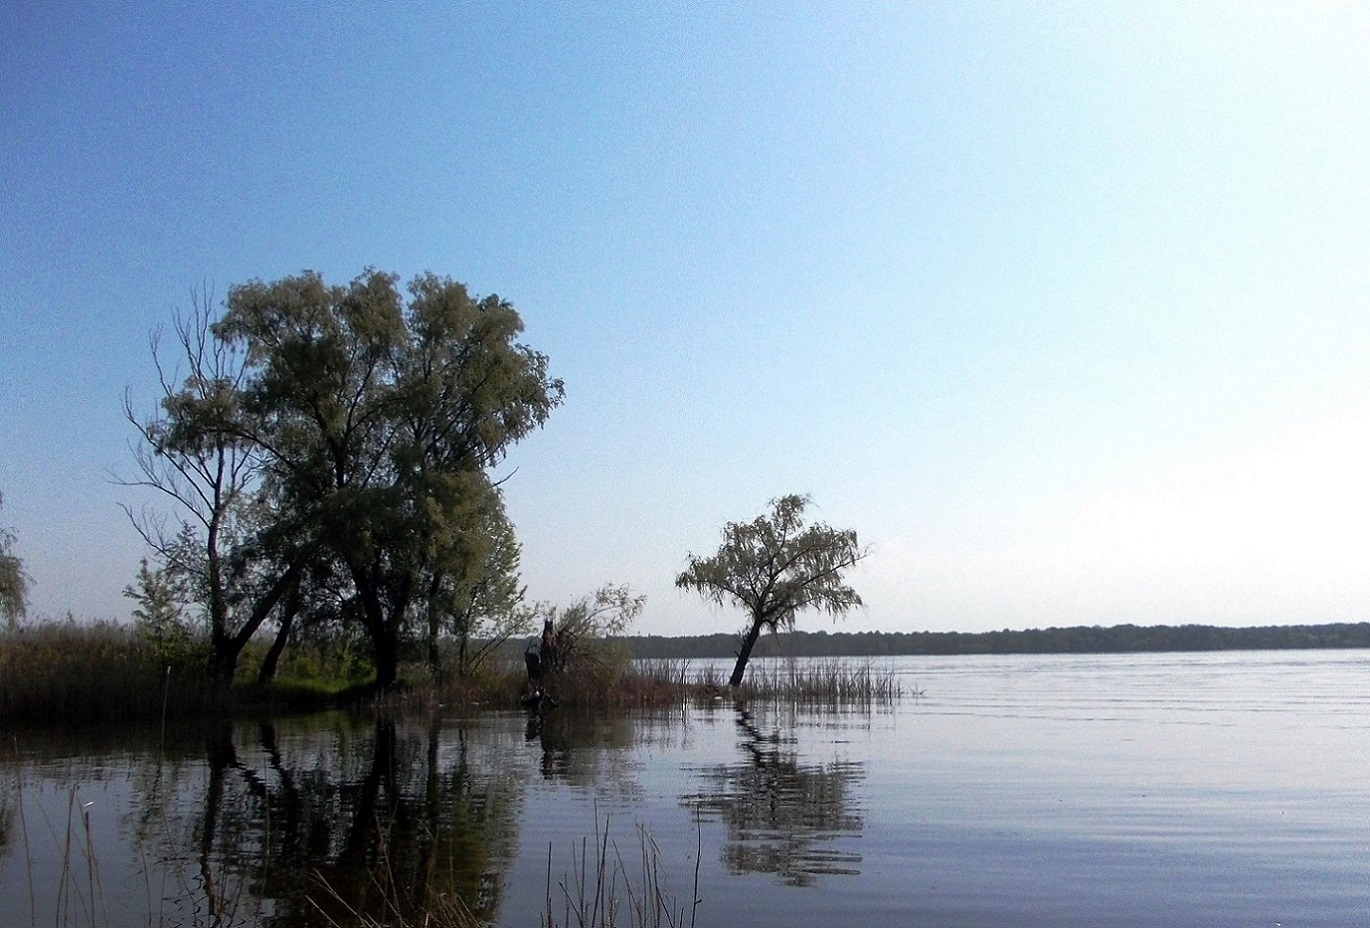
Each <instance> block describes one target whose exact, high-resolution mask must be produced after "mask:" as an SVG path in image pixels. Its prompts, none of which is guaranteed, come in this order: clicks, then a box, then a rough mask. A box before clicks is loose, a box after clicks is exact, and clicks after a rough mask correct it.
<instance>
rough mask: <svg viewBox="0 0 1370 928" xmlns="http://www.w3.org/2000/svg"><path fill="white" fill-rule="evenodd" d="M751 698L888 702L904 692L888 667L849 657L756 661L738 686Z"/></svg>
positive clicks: (831, 702)
mask: <svg viewBox="0 0 1370 928" xmlns="http://www.w3.org/2000/svg"><path fill="white" fill-rule="evenodd" d="M737 695H738V696H739V697H743V698H750V699H767V700H781V701H787V702H794V703H801V704H805V705H832V706H849V705H871V704H880V703H891V702H894V701H895V700H897V699H898V698H899V697H900V696H901V695H903V689H902V687H901V686H900V683H899V678H898V677H896V676H895V674H894V671H893V670H891V669H888V668H886V669H883V670H877V669H876V668H875V667H874V666H873V665H872V663H871V662H870V661H855V660H851V659H846V660H843V659H831V660H816V661H810V660H796V659H789V660H784V661H780V662H771V661H758V662H755V663H753V664H752V665H750V666H749V667H748V675H747V676H746V677H744V678H743V681H742V685H741V686H739V687H737Z"/></svg>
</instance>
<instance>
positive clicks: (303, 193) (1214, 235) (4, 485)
mask: <svg viewBox="0 0 1370 928" xmlns="http://www.w3.org/2000/svg"><path fill="white" fill-rule="evenodd" d="M1368 41H1370V9H1368V8H1366V7H1365V6H1363V5H1358V4H1324V5H1312V4H1304V3H1292V4H1279V3H1269V4H1227V3H1223V4H1218V3H1187V4H1144V3H1109V4H1084V3H1053V4H1045V3H932V2H929V3H916V4H915V3H875V2H831V0H824V2H802V0H793V2H785V3H769V2H750V3H729V4H702V3H687V4H673V3H672V4H663V3H610V2H606V3H595V4H571V3H510V4H495V3H463V4H452V3H446V2H440V3H421V2H416V3H410V4H388V3H360V2H359V3H354V4H324V3H319V4H290V3H255V2H253V3H249V2H239V3H223V4H214V5H205V4H176V3H141V2H133V3H126V2H98V0H92V2H87V3H82V4H50V3H39V2H29V0H18V2H12V3H11V4H9V5H8V6H7V12H6V15H5V16H4V17H3V18H0V114H2V115H0V211H3V212H2V213H0V220H2V221H0V493H3V494H4V508H3V510H0V526H6V527H9V528H11V529H12V530H13V532H14V534H15V535H16V537H17V542H16V547H15V553H17V554H18V555H19V556H21V557H22V558H23V560H24V563H25V565H26V568H27V570H28V572H29V573H30V574H31V576H32V578H33V580H34V581H35V586H34V588H33V592H32V598H31V602H30V617H31V618H40V619H41V618H57V617H62V616H65V615H67V614H68V613H71V614H73V615H75V616H77V617H78V618H120V617H127V615H128V614H129V607H130V605H131V604H130V603H129V601H128V600H126V599H124V598H123V597H122V596H121V595H120V594H121V591H122V590H123V588H124V587H125V585H127V584H129V583H131V582H132V581H133V578H134V574H135V573H136V570H137V566H138V561H139V558H140V557H142V556H143V555H144V553H145V552H144V550H143V548H142V545H141V541H140V539H139V537H138V535H137V533H136V532H135V531H134V529H133V527H132V525H131V524H130V523H129V520H128V518H127V517H126V515H125V514H124V512H123V510H122V509H121V504H123V505H128V506H132V507H134V508H135V509H136V508H139V507H141V506H143V505H145V504H146V503H148V502H149V500H148V499H147V498H146V497H142V496H139V494H138V492H137V491H135V490H133V489H130V488H129V487H126V486H122V485H120V483H119V480H120V479H121V478H127V477H130V476H132V474H133V460H132V454H131V451H130V445H131V443H132V442H133V439H134V437H135V435H134V432H133V429H132V427H131V426H130V425H129V423H128V422H127V421H126V420H125V419H124V416H123V411H122V408H123V402H124V397H125V394H126V392H127V395H128V397H129V398H130V400H131V402H132V403H133V406H134V408H135V409H136V410H138V411H140V412H141V413H144V414H147V413H151V412H153V411H155V403H156V395H157V390H156V388H157V380H156V372H155V369H154V367H153V364H152V355H151V352H150V350H149V335H150V333H152V332H153V331H155V330H157V329H158V328H159V327H160V328H169V327H170V325H171V322H172V320H173V318H174V316H175V314H176V313H177V312H178V311H179V312H185V311H187V310H189V309H190V308H192V306H193V304H194V300H195V299H196V294H200V295H202V296H203V295H209V296H210V297H211V298H212V300H213V301H214V304H215V305H219V304H221V302H222V300H223V297H224V295H225V294H226V292H227V290H228V288H229V287H231V286H233V285H235V284H239V283H244V282H247V281H249V280H253V279H261V280H265V281H271V280H276V279H279V278H281V277H284V276H287V275H290V274H295V273H298V272H300V271H301V270H304V269H311V270H316V271H318V272H319V273H321V274H322V275H323V276H324V277H325V279H326V280H328V281H330V282H334V283H345V282H347V281H349V280H351V279H353V278H354V277H356V276H357V275H358V274H360V273H361V272H362V271H363V270H364V269H365V268H368V267H377V268H381V269H383V270H387V271H392V272H395V273H398V274H400V275H401V277H403V278H405V279H407V278H409V277H412V276H413V275H415V274H418V273H421V272H424V271H433V272H435V273H437V274H440V275H444V276H450V277H452V278H454V279H456V280H459V281H462V282H464V283H466V284H467V285H468V287H469V288H470V289H471V290H472V292H474V293H476V294H480V295H484V294H491V293H495V294H498V295H499V296H500V297H502V298H504V299H507V300H509V301H511V302H512V303H513V304H514V305H515V306H516V307H517V308H518V310H519V312H520V313H521V315H522V318H523V320H524V323H525V325H526V330H525V332H524V335H523V340H524V341H525V342H526V343H527V344H528V345H530V346H532V347H533V348H535V349H537V350H539V351H541V352H543V353H545V354H546V355H547V356H548V357H549V359H550V368H551V373H552V374H553V375H554V376H557V377H560V378H562V379H563V380H564V381H565V384H566V399H565V403H564V404H563V405H562V406H561V407H560V408H558V409H557V410H555V411H554V413H553V414H552V416H551V418H550V419H549V420H548V422H547V424H546V426H545V427H544V428H543V429H542V430H540V431H538V432H535V433H534V434H532V435H530V436H529V437H528V438H526V439H525V440H524V441H523V442H522V443H520V444H519V445H518V446H517V447H516V448H515V449H514V450H513V452H512V454H511V455H510V457H509V459H508V460H507V461H506V462H505V464H504V465H502V466H501V469H500V472H499V476H501V477H503V478H507V479H506V482H505V484H504V487H505V491H506V494H507V502H508V506H509V511H510V514H511V516H512V517H513V519H514V522H515V525H516V527H517V530H518V533H519V537H520V539H521V541H522V544H523V562H522V567H523V579H524V582H525V583H526V584H527V586H528V595H529V597H530V598H532V599H536V600H546V601H553V602H558V603H567V602H570V601H572V600H573V599H575V598H577V597H580V596H583V595H585V594H587V593H590V592H591V591H593V590H594V589H595V588H597V587H598V586H600V585H601V584H604V583H606V582H613V583H627V584H629V585H630V586H631V587H632V588H633V589H634V590H635V591H637V592H639V593H642V594H645V595H646V597H647V601H646V608H645V610H644V612H643V615H642V617H641V619H640V620H639V622H638V625H637V627H636V630H637V631H639V632H642V633H651V634H692V633H707V632H713V631H732V630H735V629H736V628H737V627H739V626H740V625H741V624H742V621H743V617H742V614H741V613H739V612H737V611H735V610H728V609H721V608H718V607H715V606H711V605H708V604H706V603H704V602H703V601H702V600H701V599H699V598H698V597H697V596H693V595H691V594H687V593H685V592H683V591H679V590H677V589H676V588H675V587H674V584H673V579H674V577H675V575H676V574H677V573H678V572H679V571H680V570H682V569H683V567H684V566H685V561H686V557H687V556H688V555H689V554H691V553H694V554H700V555H707V554H710V553H712V552H713V551H714V550H716V548H717V546H718V545H719V543H720V542H721V529H722V527H723V525H724V524H725V523H727V522H729V521H743V520H749V519H751V518H753V517H754V516H756V515H758V514H760V513H761V512H762V511H763V510H764V509H765V508H766V506H767V503H768V501H769V500H770V499H772V498H774V497H777V496H781V495H784V494H788V493H808V494H810V495H811V496H812V498H813V501H814V505H813V510H812V512H813V515H814V517H815V518H816V519H819V520H821V521H825V522H828V523H830V524H832V525H834V526H835V527H838V528H851V529H855V530H856V531H857V533H858V535H859V538H860V540H861V541H862V543H864V544H867V545H869V546H870V554H869V556H868V557H867V558H866V560H865V561H864V562H862V564H861V565H859V566H858V567H857V568H856V569H855V570H854V571H853V572H852V574H851V576H850V579H851V582H852V583H853V585H854V586H855V587H856V589H857V590H858V592H859V593H860V594H861V595H862V597H863V599H864V600H865V606H864V608H863V609H861V610H860V611H858V612H856V613H853V614H852V615H850V616H849V617H848V618H847V619H845V620H843V621H842V623H841V624H840V625H837V626H833V625H832V624H831V621H830V620H829V619H828V618H827V617H825V616H819V615H807V616H801V617H800V620H799V627H800V628H801V629H807V630H814V631H816V630H820V629H834V630H849V631H869V630H882V631H917V630H959V631H980V630H987V629H1000V628H1040V627H1047V626H1064V625H1078V624H1083V625H1096V624H1097V625H1112V624H1118V623H1124V622H1134V623H1138V624H1178V623H1185V622H1201V623H1210V624H1218V625H1266V624H1294V623H1304V622H1331V621H1351V622H1354V621H1366V620H1370V366H1367V364H1366V361H1367V359H1370V311H1367V310H1370V300H1367V297H1370V263H1367V261H1366V256H1367V254H1370V183H1367V179H1366V177H1365V172H1366V171H1367V170H1370V168H1367V166H1370V99H1368V98H1370V55H1366V54H1364V50H1365V48H1366V47H1367V42H1368Z"/></svg>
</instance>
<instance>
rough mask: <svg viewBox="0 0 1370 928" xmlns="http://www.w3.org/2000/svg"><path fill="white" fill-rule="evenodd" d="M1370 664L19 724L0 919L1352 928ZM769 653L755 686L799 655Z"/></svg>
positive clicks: (1009, 671)
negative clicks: (831, 698)
mask: <svg viewBox="0 0 1370 928" xmlns="http://www.w3.org/2000/svg"><path fill="white" fill-rule="evenodd" d="M727 663H728V662H719V663H717V664H713V665H700V666H696V667H687V666H686V665H655V668H656V669H655V671H654V672H655V673H657V674H658V676H667V677H675V678H679V677H680V676H681V675H682V674H685V673H688V674H690V675H691V676H692V678H693V679H698V678H701V677H704V678H707V677H708V675H709V674H713V673H720V674H721V673H725V672H726V671H727V669H728V666H727ZM854 666H856V667H857V669H859V668H860V667H861V666H862V665H859V664H857V665H854ZM802 669H803V668H802V666H799V665H797V666H796V667H795V668H793V671H794V673H795V675H796V676H800V675H801V671H802ZM1367 669H1370V656H1367V655H1366V653H1365V652H1358V651H1344V652H1335V653H1330V652H1318V653H1313V652H1303V653H1293V652H1271V653H1268V654H1250V653H1246V654H1222V655H1146V656H1140V657H1137V656H1131V657H1126V658H1124V657H1094V658H1085V657H1023V656H1017V657H1001V658H992V657H983V656H977V657H947V658H940V659H936V660H921V659H920V660H916V661H915V660H909V661H906V662H904V663H901V664H898V665H892V668H891V671H890V676H891V678H892V679H894V680H895V681H897V684H898V687H899V689H900V691H901V692H902V695H899V696H898V697H897V698H894V699H890V700H883V701H882V700H874V701H869V702H865V703H857V702H845V703H842V702H825V701H814V700H803V699H785V698H769V699H763V698H758V697H755V696H754V697H753V698H751V699H744V700H741V701H737V700H733V699H724V698H721V696H720V698H717V699H715V698H710V697H707V696H705V695H704V691H703V690H701V691H699V693H700V695H699V697H698V698H691V699H689V700H682V701H681V702H680V703H679V704H675V705H670V706H660V707H656V708H641V709H635V710H629V711H622V710H613V711H611V710H609V709H606V708H598V709H593V710H587V709H583V708H581V709H577V708H575V707H561V708H558V709H555V710H552V711H549V712H546V713H543V714H538V713H528V712H523V711H518V710H475V709H470V708H462V707H451V708H448V707H416V706H410V707H391V708H388V709H384V710H383V711H376V710H374V709H373V710H372V711H364V712H341V711H335V712H328V713H315V714H310V715H296V716H263V717H261V718H250V719H249V718H239V719H236V720H233V721H224V722H218V723H212V724H211V723H195V724H186V723H185V722H177V721H176V720H174V719H173V720H170V721H169V722H168V723H167V724H165V726H163V725H162V723H160V722H159V721H156V720H152V721H148V722H144V723H137V724H133V725H127V724H119V725H113V724H94V723H92V724H90V725H86V726H71V727H66V728H64V729H62V730H61V731H60V732H58V731H55V730H53V729H51V728H45V729H41V730H40V729H35V728H27V727H16V728H13V729H12V730H11V731H10V733H9V737H7V739H6V744H5V745H4V746H3V750H0V896H3V898H0V911H4V912H7V913H17V914H15V915H14V918H16V919H17V921H16V922H15V923H16V924H41V925H69V926H77V925H124V924H152V925H195V926H198V925H223V926H228V925H241V926H257V925H261V926H303V925H319V924H327V925H348V926H371V925H380V924H387V925H418V924H448V925H469V924H479V925H509V926H524V925H548V924H557V925H568V924H581V923H585V924H602V925H608V924H619V925H638V924H658V925H666V924H671V925H683V924H692V923H697V924H699V925H727V924H740V923H747V924H756V925H777V926H787V928H794V926H805V925H815V926H817V925H828V924H834V923H838V922H839V920H843V919H845V920H850V919H852V918H853V917H858V916H859V918H860V920H861V921H862V923H864V924H873V925H888V926H891V928H893V926H895V925H907V924H909V923H910V921H911V920H913V921H917V922H918V923H921V924H925V925H967V924H971V925H974V924H982V925H989V924H1006V923H1023V922H1025V921H1029V920H1031V921H1035V922H1037V923H1044V924H1058V925H1094V924H1114V925H1149V924H1155V923H1156V921H1157V919H1158V918H1159V919H1160V920H1161V921H1164V922H1166V923H1172V924H1199V923H1202V924H1207V925H1218V926H1223V925H1233V926H1236V925H1250V924H1273V923H1274V922H1276V921H1282V922H1284V923H1286V924H1290V923H1299V922H1302V923H1317V924H1353V923H1355V918H1356V917H1359V916H1358V915H1357V913H1358V912H1361V910H1362V903H1363V886H1364V881H1365V878H1366V876H1367V873H1366V865H1365V863H1364V861H1365V860H1367V859H1370V854H1367V852H1370V846H1367V843H1366V838H1365V835H1367V834H1370V820H1367V819H1366V818H1365V815H1364V809H1365V808H1367V807H1370V801H1368V800H1370V791H1368V790H1367V788H1366V787H1365V786H1364V785H1363V777H1361V776H1360V767H1361V763H1362V761H1363V758H1364V757H1365V756H1366V753H1367V751H1370V732H1367V731H1366V729H1365V726H1364V713H1365V709H1366V707H1367V705H1370V694H1367V691H1366V689H1365V684H1364V680H1365V679H1366V677H1365V671H1366V670H1367ZM753 670H754V671H757V672H756V673H755V675H754V678H753V681H752V682H753V684H755V685H760V683H761V681H763V680H764V679H766V678H768V677H770V678H784V677H785V676H786V675H787V674H788V673H789V672H790V668H788V667H787V664H786V662H776V663H771V662H768V661H764V660H763V661H759V662H755V666H754V667H753ZM916 693H921V695H915V694H916ZM696 900H698V905H697V906H696V905H695V901H696ZM1158 913H1159V914H1158Z"/></svg>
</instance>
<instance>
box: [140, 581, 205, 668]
mask: <svg viewBox="0 0 1370 928" xmlns="http://www.w3.org/2000/svg"><path fill="white" fill-rule="evenodd" d="M124 596H126V597H127V598H129V599H131V600H133V601H134V602H136V603H137V604H138V605H136V606H135V607H134V608H133V627H134V629H135V630H136V631H137V633H138V635H139V636H140V637H142V638H143V639H144V640H146V641H147V642H148V643H149V644H151V645H152V648H153V651H154V652H155V653H156V654H157V658H158V660H159V661H160V662H161V663H163V664H176V663H180V662H181V661H183V660H185V659H186V658H187V657H188V656H189V654H190V653H191V651H192V649H193V643H192V641H191V630H190V626H189V625H187V624H186V622H185V618H184V609H183V608H182V607H181V604H180V602H179V601H178V597H177V595H176V590H175V588H174V587H173V585H172V584H171V582H170V581H169V580H168V579H167V576H166V572H165V571H162V570H153V569H152V568H151V567H150V566H149V565H148V561H147V558H143V559H142V562H141V563H140V564H139V567H138V580H137V585H136V586H126V587H124Z"/></svg>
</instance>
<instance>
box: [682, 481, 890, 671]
mask: <svg viewBox="0 0 1370 928" xmlns="http://www.w3.org/2000/svg"><path fill="white" fill-rule="evenodd" d="M811 502H812V500H811V499H810V498H809V497H808V496H801V495H797V494H791V495H789V496H782V497H779V498H777V499H773V500H771V503H770V512H768V513H763V514H762V515H760V516H757V517H756V518H755V519H753V520H752V521H750V522H729V523H728V524H727V525H726V526H724V528H723V544H722V546H721V547H720V548H719V549H718V552H717V553H716V554H714V555H713V556H712V557H707V558H701V557H696V556H694V555H690V556H689V559H688V562H687V566H686V568H685V570H684V571H683V572H682V573H681V574H680V575H679V576H677V577H676V581H675V582H676V586H678V587H680V588H682V589H689V590H695V591H696V592H698V593H699V594H700V595H702V596H704V598H705V599H708V600H712V601H713V602H715V603H717V604H718V605H720V606H724V605H736V606H740V607H741V608H743V609H746V610H747V613H748V615H749V622H748V625H747V627H746V628H745V629H744V630H743V633H742V646H741V649H740V650H739V652H738V655H737V665H736V666H735V667H734V668H733V673H732V677H731V678H730V680H729V684H730V685H732V686H738V685H739V684H741V683H742V676H743V674H744V672H745V671H746V669H747V661H748V659H749V658H750V657H751V653H752V648H753V647H754V646H755V645H756V640H757V637H758V636H759V635H760V634H761V631H762V629H763V628H764V629H770V630H771V631H776V630H778V629H782V628H783V629H792V628H793V627H794V621H795V616H796V615H797V614H798V613H799V612H801V611H803V610H805V609H817V610H819V611H821V612H826V613H828V614H829V615H831V616H833V617H834V618H838V617H840V616H843V615H845V614H846V613H847V612H848V611H850V610H851V609H853V608H854V607H857V606H860V605H861V597H860V596H858V595H857V593H856V591H855V590H854V589H852V588H851V587H850V586H848V585H847V584H846V583H845V582H844V581H843V579H842V575H843V573H844V572H845V571H846V570H847V569H848V568H850V567H852V566H853V565H855V564H856V563H857V562H858V561H860V560H861V559H862V558H864V557H865V556H866V554H867V553H868V552H867V549H865V548H863V547H861V545H860V543H859V542H858V540H857V537H856V532H855V531H852V530H839V529H835V528H833V527H832V526H830V525H828V524H826V523H824V522H815V523H813V524H812V525H809V524H806V522H805V518H804V510H805V509H806V508H807V507H808V506H809V504H810V503H811Z"/></svg>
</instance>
